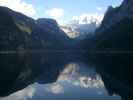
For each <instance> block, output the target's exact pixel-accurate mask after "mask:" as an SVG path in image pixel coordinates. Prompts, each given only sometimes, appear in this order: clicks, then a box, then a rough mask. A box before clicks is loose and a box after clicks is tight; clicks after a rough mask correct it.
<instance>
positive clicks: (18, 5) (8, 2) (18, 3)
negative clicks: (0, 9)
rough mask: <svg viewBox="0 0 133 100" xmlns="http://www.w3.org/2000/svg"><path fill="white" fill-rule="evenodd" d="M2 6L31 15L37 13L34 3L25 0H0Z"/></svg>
mask: <svg viewBox="0 0 133 100" xmlns="http://www.w3.org/2000/svg"><path fill="white" fill-rule="evenodd" d="M0 6H6V7H8V8H11V9H13V10H15V11H18V12H21V13H23V14H25V15H28V16H31V17H33V16H34V15H35V14H36V11H35V9H34V7H33V5H32V4H30V3H26V2H25V1H23V0H0Z"/></svg>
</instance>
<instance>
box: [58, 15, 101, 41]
mask: <svg viewBox="0 0 133 100" xmlns="http://www.w3.org/2000/svg"><path fill="white" fill-rule="evenodd" d="M99 25H100V22H99V21H98V20H97V19H96V18H93V17H91V18H88V17H85V18H84V19H82V20H80V19H77V20H71V21H70V22H69V23H68V24H67V25H64V26H61V28H62V29H63V30H64V31H65V32H66V33H67V35H68V36H69V37H71V38H79V39H84V38H85V37H86V36H88V35H93V33H94V32H95V30H96V28H97V27H98V26H99Z"/></svg>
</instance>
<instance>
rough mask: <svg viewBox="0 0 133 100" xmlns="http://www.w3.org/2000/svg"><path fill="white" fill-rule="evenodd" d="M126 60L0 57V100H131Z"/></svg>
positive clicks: (40, 55)
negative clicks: (73, 99)
mask: <svg viewBox="0 0 133 100" xmlns="http://www.w3.org/2000/svg"><path fill="white" fill-rule="evenodd" d="M87 55H88V56H87ZM129 58H130V59H131V58H132V56H131V55H123V54H119V55H113V54H86V53H73V54H72V53H69V52H61V53H59V52H58V53H57V52H56V53H54V52H50V53H48V52H46V53H34V54H33V53H19V54H0V61H1V62H0V96H1V99H2V100H14V98H17V99H16V100H23V99H27V100H44V99H45V100H55V99H57V100H71V99H72V98H75V99H77V100H82V99H84V100H88V99H93V100H99V99H100V100H105V99H106V100H121V98H120V97H119V96H121V97H122V99H123V100H131V98H133V95H132V93H133V85H132V67H131V66H132V65H131V63H130V64H129V60H128V59H129ZM92 66H93V67H92ZM29 85H31V86H29ZM27 86H28V87H27ZM24 88H25V89H24ZM15 92H16V93H15ZM14 93H15V94H14ZM9 95H10V96H9ZM25 95H26V96H25ZM117 95H119V96H117ZM5 96H8V97H5ZM21 96H22V98H21ZM27 97H28V98H27Z"/></svg>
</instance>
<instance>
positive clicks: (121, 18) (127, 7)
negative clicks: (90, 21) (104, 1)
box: [94, 0, 133, 50]
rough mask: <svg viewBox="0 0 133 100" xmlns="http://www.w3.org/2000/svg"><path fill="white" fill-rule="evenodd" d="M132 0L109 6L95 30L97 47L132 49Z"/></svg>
mask: <svg viewBox="0 0 133 100" xmlns="http://www.w3.org/2000/svg"><path fill="white" fill-rule="evenodd" d="M132 26H133V1H132V0H124V1H123V2H122V4H121V5H120V6H119V7H116V8H112V7H109V9H108V11H107V13H106V14H105V16H104V19H103V21H102V24H101V26H100V27H99V28H98V29H97V31H96V36H95V37H94V38H95V44H96V45H95V46H96V48H97V49H111V50H112V49H113V50H132V49H133V46H132V44H131V43H132V42H133V39H132V36H133V35H132V33H133V29H132Z"/></svg>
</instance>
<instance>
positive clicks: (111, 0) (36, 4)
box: [0, 0, 122, 23]
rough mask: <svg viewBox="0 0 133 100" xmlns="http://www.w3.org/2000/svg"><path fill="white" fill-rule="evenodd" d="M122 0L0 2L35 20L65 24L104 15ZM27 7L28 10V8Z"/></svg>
mask: <svg viewBox="0 0 133 100" xmlns="http://www.w3.org/2000/svg"><path fill="white" fill-rule="evenodd" d="M121 2H122V0H0V5H4V6H8V7H9V8H12V9H14V10H16V11H20V12H22V13H24V14H26V15H29V16H31V17H33V18H35V19H37V18H40V17H45V18H54V19H56V20H57V21H58V22H59V23H64V22H67V21H69V20H71V19H72V18H73V16H76V17H79V16H82V15H87V14H88V15H94V16H95V14H96V13H97V15H99V16H100V15H103V14H104V13H105V11H106V9H107V7H108V6H110V5H113V6H118V5H120V3H121ZM26 7H27V8H26ZM24 10H25V11H24Z"/></svg>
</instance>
